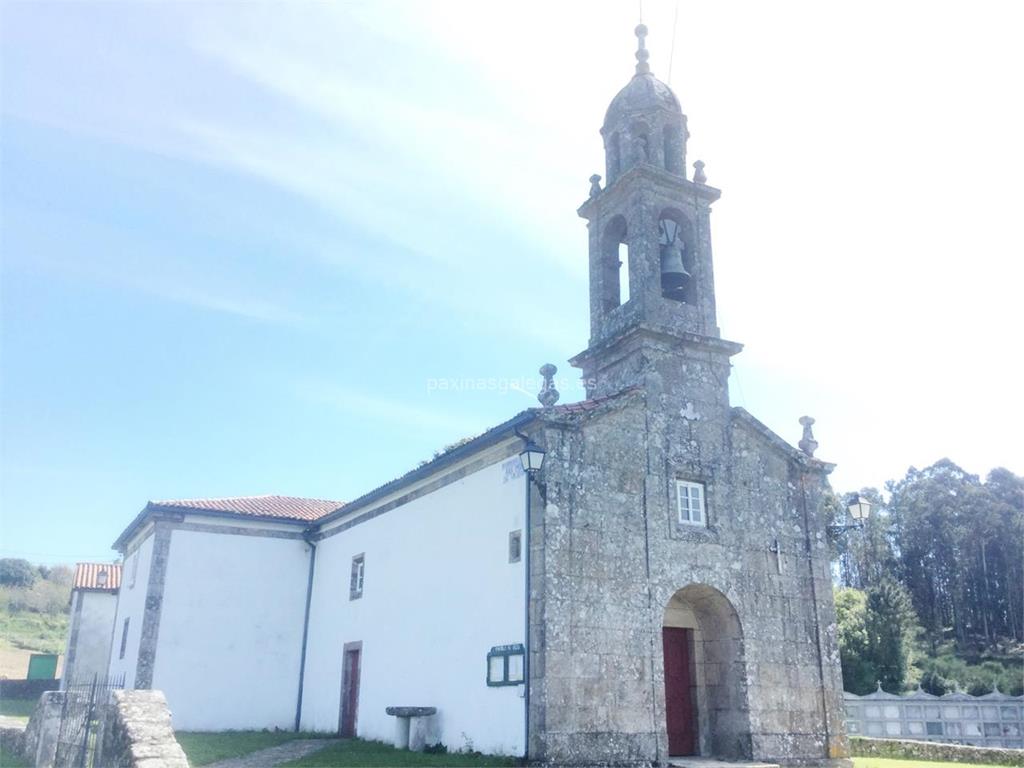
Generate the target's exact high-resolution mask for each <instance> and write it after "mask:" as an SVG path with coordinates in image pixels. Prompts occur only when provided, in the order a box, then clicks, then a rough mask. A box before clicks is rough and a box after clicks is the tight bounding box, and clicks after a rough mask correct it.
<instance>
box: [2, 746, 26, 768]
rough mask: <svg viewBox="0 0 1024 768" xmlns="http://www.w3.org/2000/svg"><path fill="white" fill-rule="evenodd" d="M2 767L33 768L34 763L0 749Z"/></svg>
mask: <svg viewBox="0 0 1024 768" xmlns="http://www.w3.org/2000/svg"><path fill="white" fill-rule="evenodd" d="M0 766H2V768H32V763H30V762H28V761H27V760H24V759H22V758H20V757H15V756H14V755H12V754H11V753H10V752H8V751H7V750H6V749H4V748H3V747H0Z"/></svg>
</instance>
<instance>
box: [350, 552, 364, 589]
mask: <svg viewBox="0 0 1024 768" xmlns="http://www.w3.org/2000/svg"><path fill="white" fill-rule="evenodd" d="M365 573H366V558H365V556H364V555H356V556H355V557H353V558H352V577H351V580H350V581H349V584H348V599H349V600H358V599H359V598H360V597H362V596H363V576H364V574H365Z"/></svg>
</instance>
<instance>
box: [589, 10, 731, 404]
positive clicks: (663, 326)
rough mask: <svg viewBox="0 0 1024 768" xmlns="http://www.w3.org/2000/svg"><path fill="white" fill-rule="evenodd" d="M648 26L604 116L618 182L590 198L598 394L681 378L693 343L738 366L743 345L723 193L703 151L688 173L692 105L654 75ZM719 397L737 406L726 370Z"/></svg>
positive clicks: (594, 184)
mask: <svg viewBox="0 0 1024 768" xmlns="http://www.w3.org/2000/svg"><path fill="white" fill-rule="evenodd" d="M646 35H647V27H645V26H644V25H643V24H641V25H639V26H638V27H637V28H636V36H637V38H638V48H637V52H636V58H637V64H636V74H634V75H633V78H632V79H631V80H630V81H629V83H627V85H626V87H624V88H623V89H622V90H621V91H619V93H618V94H617V95H616V96H615V98H614V99H613V100H612V102H611V104H610V106H609V107H608V111H607V113H606V114H605V118H604V125H603V126H602V127H601V136H602V138H603V139H604V149H605V161H606V162H605V165H606V176H607V183H606V185H605V187H604V188H603V189H602V188H601V185H600V181H601V179H600V177H599V176H596V175H595V176H593V177H591V191H590V198H589V199H588V200H587V201H586V202H585V203H584V204H583V205H582V206H580V208H579V215H580V216H581V217H583V218H585V219H586V220H587V221H588V229H589V239H590V343H589V346H588V348H587V349H586V351H584V352H582V353H580V354H579V355H577V356H576V357H575V358H574V359H573V360H572V364H573V365H575V366H576V367H578V368H581V369H582V371H583V379H584V382H585V384H586V388H587V394H588V396H590V397H599V396H603V395H609V394H613V393H615V392H617V391H620V390H621V389H623V388H624V387H627V386H630V385H641V384H643V385H650V384H652V383H653V384H658V383H659V380H663V379H664V376H665V375H668V376H671V377H672V378H675V377H676V376H677V375H678V373H677V371H676V369H677V368H678V365H679V360H678V355H679V354H681V353H682V351H683V348H690V350H691V351H695V350H698V349H699V350H701V351H702V353H703V354H702V356H703V357H704V358H705V359H706V358H708V355H707V353H711V357H712V358H714V359H715V360H717V362H718V363H724V366H725V369H724V375H727V373H728V358H729V356H730V355H732V354H735V353H736V352H738V351H739V350H740V348H741V347H740V346H739V345H738V344H734V343H732V342H727V341H724V340H722V339H721V336H720V333H719V329H718V325H717V318H716V315H715V284H714V273H713V266H712V257H711V228H710V213H711V204H712V203H713V202H714V201H715V200H717V199H718V197H719V195H720V194H721V193H720V191H719V190H717V189H715V188H714V187H711V186H708V184H707V183H706V182H707V180H706V178H705V175H704V164H703V163H702V162H700V161H697V162H696V163H694V166H693V167H694V174H693V178H692V179H689V178H687V176H686V142H687V139H688V138H689V132H688V131H687V125H686V115H684V114H683V112H682V109H681V108H680V106H679V100H678V99H677V98H676V96H675V94H674V93H673V92H672V90H671V89H670V88H669V87H668V86H667V85H666V84H665V83H663V82H661V81H660V80H658V79H657V78H656V77H655V76H654V75H653V74H651V68H650V65H649V64H648V57H649V52H648V51H647V48H646V46H645V37H646ZM666 355H669V357H672V358H675V359H673V360H671V361H668V360H665V359H664V358H665V356H666ZM658 360H662V361H663V363H664V365H659V363H658ZM664 366H668V368H671V369H673V370H671V371H670V370H661V371H659V368H663V367H664ZM713 367H715V368H718V367H719V366H717V365H713ZM718 396H719V398H721V400H720V403H719V404H720V405H721V406H727V405H728V393H727V391H726V389H725V385H724V378H723V382H722V387H721V388H720V391H719V392H718ZM716 399H717V398H716Z"/></svg>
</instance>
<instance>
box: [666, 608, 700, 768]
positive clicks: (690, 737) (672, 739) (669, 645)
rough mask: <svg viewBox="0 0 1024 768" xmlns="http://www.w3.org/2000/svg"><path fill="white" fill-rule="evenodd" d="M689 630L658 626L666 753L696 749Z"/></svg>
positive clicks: (683, 753) (682, 752) (686, 753)
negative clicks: (663, 661)
mask: <svg viewBox="0 0 1024 768" xmlns="http://www.w3.org/2000/svg"><path fill="white" fill-rule="evenodd" d="M692 632H693V630H690V629H680V628H678V627H663V628H662V635H661V639H662V647H663V649H664V652H665V723H666V728H667V730H668V753H669V755H672V756H675V755H693V754H696V752H697V726H696V721H697V718H696V717H695V716H694V715H695V714H696V713H695V712H694V706H693V694H692V690H691V689H692V684H693V672H692V671H691V669H690V637H691V634H692Z"/></svg>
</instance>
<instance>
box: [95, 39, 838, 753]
mask: <svg viewBox="0 0 1024 768" xmlns="http://www.w3.org/2000/svg"><path fill="white" fill-rule="evenodd" d="M646 32H647V30H646V28H645V27H644V26H643V25H640V26H639V27H637V29H636V34H637V37H638V41H639V46H638V51H637V54H636V58H637V63H636V71H635V74H634V75H633V76H632V78H631V79H630V81H629V82H628V83H627V84H626V86H625V87H624V88H622V90H621V91H619V93H618V94H617V95H616V96H615V98H614V99H613V100H612V102H611V104H610V106H609V107H608V110H607V113H606V115H605V117H604V123H603V125H602V127H601V136H602V138H603V142H604V149H605V157H606V165H605V174H604V175H605V183H604V185H603V186H602V183H601V182H602V179H601V177H600V176H597V175H595V176H592V177H591V187H590V192H589V196H588V198H587V199H586V200H585V201H584V202H583V204H582V205H581V206H580V207H579V210H578V213H579V215H580V216H581V217H582V218H584V219H585V220H586V221H587V232H588V250H589V266H590V321H591V322H590V339H589V342H588V344H587V347H586V349H584V350H583V351H582V352H580V353H579V354H578V355H576V356H575V357H574V358H573V359H572V360H571V361H570V362H571V364H572V365H573V366H575V367H576V368H578V369H579V370H580V373H581V375H582V377H583V380H584V383H585V386H586V393H587V399H586V400H584V401H582V402H578V403H568V404H563V403H559V402H558V393H557V391H555V389H554V385H553V383H552V377H553V375H554V373H555V370H554V367H553V366H545V367H544V368H542V369H541V373H542V375H544V376H545V378H546V385H545V387H544V389H543V391H542V392H541V394H540V396H539V399H540V403H541V404H540V407H537V408H533V409H529V410H527V411H524V412H522V413H520V414H518V415H516V416H514V417H512V418H511V419H510V420H508V421H506V422H505V423H503V424H500V425H498V426H496V427H494V428H492V429H490V430H488V431H487V432H485V433H484V434H482V435H480V436H478V437H476V438H474V439H473V440H470V441H469V442H467V443H465V444H463V445H460V446H459V447H457V448H454V449H453V450H450V451H448V452H447V453H445V454H443V455H441V456H439V457H438V458H436V459H435V460H433V461H431V462H429V463H427V464H425V465H423V466H421V467H419V468H417V469H414V470H412V471H411V472H409V473H408V474H406V475H404V476H402V477H400V478H398V479H397V480H394V481H392V482H390V483H387V484H386V485H383V486H381V487H379V488H377V489H374V490H372V491H370V492H368V493H366V494H365V495H363V496H361V497H360V498H357V499H355V500H353V501H349V502H347V503H344V504H343V503H341V502H336V501H321V500H313V499H295V498H287V497H275V496H265V497H239V498H231V499H192V500H175V501H163V502H150V503H149V504H148V505H147V506H146V508H145V509H144V510H143V511H142V512H141V513H140V514H139V515H138V517H136V519H135V520H134V521H133V522H132V523H131V524H130V525H129V526H128V528H127V529H126V530H125V531H124V532H123V533H122V535H121V536H120V538H119V539H118V541H117V542H116V544H115V547H116V548H117V549H119V550H120V551H121V552H122V553H123V555H124V557H125V565H124V579H123V584H122V587H121V590H120V592H119V600H118V608H117V616H116V618H115V620H114V633H113V637H114V642H113V644H112V648H111V653H110V672H111V673H114V674H120V673H122V672H123V673H125V674H126V676H127V679H128V684H129V685H130V686H134V687H139V688H146V687H153V688H159V689H162V690H164V692H165V693H166V696H167V699H168V702H169V704H170V707H171V709H172V714H173V718H174V722H175V727H176V728H182V729H190V730H220V729H227V728H264V727H270V728H273V727H280V728H297V729H302V730H317V731H338V732H341V733H342V734H343V735H358V736H360V737H364V738H371V739H381V740H384V741H388V742H392V743H397V744H400V745H405V744H411V745H412V746H414V747H415V746H422V745H423V744H432V743H435V742H442V743H444V744H445V745H446V746H447V747H448V749H449V750H457V749H461V748H472V749H477V750H480V751H483V752H492V753H504V754H510V755H520V756H521V755H524V754H525V755H526V756H527V757H528V758H529V759H530V760H531V761H535V762H546V763H553V764H557V765H568V764H591V765H592V764H597V763H602V764H603V763H610V762H615V763H636V764H640V763H644V764H651V763H652V762H653V763H657V764H663V765H664V764H667V763H668V762H669V760H670V759H673V761H674V759H675V758H678V757H682V756H691V755H700V756H707V757H716V758H721V759H729V760H741V759H742V760H756V761H760V762H762V763H777V764H787V765H849V762H848V761H847V760H846V759H845V758H846V756H847V754H848V753H847V746H846V740H845V736H844V734H843V723H842V710H841V696H842V681H841V675H840V669H839V652H838V645H837V640H836V636H835V614H834V607H833V602H832V586H831V579H830V571H829V550H828V545H827V538H826V519H825V514H824V511H823V501H824V498H825V494H826V493H827V492H828V481H827V477H828V474H829V472H830V471H831V469H832V465H830V464H828V463H825V462H823V461H820V460H819V459H816V458H814V456H813V454H814V451H815V448H816V447H817V444H816V442H815V441H814V438H813V436H812V434H811V424H812V423H813V420H811V419H808V418H804V419H801V423H802V425H803V436H802V439H801V440H800V443H799V446H800V447H799V448H794V447H793V446H791V445H790V444H789V443H787V442H786V441H785V440H783V439H782V438H781V437H779V436H778V435H776V434H775V433H773V432H772V431H771V430H769V429H768V428H767V427H766V426H765V425H764V424H762V423H761V422H760V421H758V420H757V419H756V418H754V417H753V416H752V415H751V414H749V413H747V412H746V411H745V410H743V409H742V408H738V407H733V406H731V405H730V403H729V391H728V378H729V372H730V359H731V357H732V356H733V355H735V354H737V353H738V352H740V350H741V346H740V345H739V344H737V343H735V342H732V341H728V340H726V339H723V338H722V336H721V333H720V331H719V328H718V325H717V318H716V309H715V288H714V276H713V258H712V247H711V224H710V213H711V207H712V205H713V204H714V203H715V202H716V201H717V200H718V197H719V195H720V192H719V190H717V189H715V188H714V187H712V186H710V185H709V184H708V183H707V178H706V177H705V173H704V167H703V163H701V162H699V161H698V162H695V163H693V165H692V169H693V170H692V172H690V171H689V170H688V168H687V162H686V160H687V158H686V146H687V139H688V137H689V132H688V129H687V118H686V116H685V115H684V114H683V112H682V110H681V108H680V105H679V101H678V100H677V98H676V96H675V94H674V93H673V92H672V90H671V89H670V88H669V87H668V86H667V85H666V84H665V83H663V82H661V81H659V80H658V79H657V78H655V77H654V75H653V74H652V73H651V71H650V68H649V66H648V52H647V50H646V49H645V45H644V42H645V35H646Z"/></svg>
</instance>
